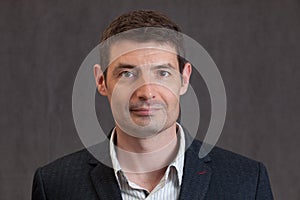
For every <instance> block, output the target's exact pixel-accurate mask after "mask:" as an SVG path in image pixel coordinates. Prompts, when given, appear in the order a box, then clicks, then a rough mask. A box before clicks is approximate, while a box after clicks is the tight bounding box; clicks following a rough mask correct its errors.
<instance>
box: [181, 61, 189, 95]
mask: <svg viewBox="0 0 300 200" xmlns="http://www.w3.org/2000/svg"><path fill="white" fill-rule="evenodd" d="M191 74H192V65H191V63H189V62H187V63H185V65H184V67H183V70H182V75H181V76H182V80H181V81H182V84H181V89H180V95H183V94H185V93H186V91H187V89H188V87H189V83H190V77H191Z"/></svg>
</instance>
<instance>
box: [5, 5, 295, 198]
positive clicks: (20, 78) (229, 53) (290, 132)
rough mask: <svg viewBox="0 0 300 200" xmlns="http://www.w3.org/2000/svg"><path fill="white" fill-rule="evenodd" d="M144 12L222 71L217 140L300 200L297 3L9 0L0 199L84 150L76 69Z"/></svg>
mask: <svg viewBox="0 0 300 200" xmlns="http://www.w3.org/2000/svg"><path fill="white" fill-rule="evenodd" d="M142 8H143V9H156V10H160V11H161V12H164V13H165V14H167V15H168V16H169V17H170V18H171V19H173V20H174V21H175V22H177V23H178V24H179V25H181V27H182V29H183V31H184V33H186V34H187V35H189V36H191V37H192V38H194V39H195V40H197V41H198V42H199V43H200V44H201V45H202V46H203V47H204V48H205V49H206V50H207V51H208V52H209V53H210V55H211V57H212V58H213V59H214V61H215V63H216V64H217V66H218V67H219V70H220V72H221V74H222V77H223V80H224V83H225V87H226V91H227V97H228V112H227V119H226V123H225V127H224V131H223V133H222V135H221V137H220V139H219V142H218V146H221V147H224V148H226V149H228V150H231V151H234V152H237V153H240V154H242V155H245V156H247V157H250V158H253V159H255V160H259V161H261V162H263V163H264V164H265V165H266V167H267V168H268V172H269V176H270V180H271V184H272V188H273V193H274V195H275V198H276V199H284V200H287V199H300V183H299V180H300V173H299V169H300V159H299V155H300V153H299V152H298V149H299V145H300V143H299V142H300V140H299V139H300V136H299V128H300V125H299V124H300V122H299V117H300V109H299V108H300V103H299V102H300V98H299V97H300V94H299V89H300V80H299V76H300V70H299V63H300V56H299V52H300V47H299V45H300V3H299V1H296V0H295V1H284V0H282V1H280V0H273V1H267V0H263V1H260V0H257V1H246V0H245V1H240V0H237V1H232V0H227V1H221V0H220V1H218V0H209V1H196V0H194V1H173V0H169V1H157V0H155V1H153V0H152V1H141V0H122V1H121V0H119V1H84V0H78V1H55V0H54V1H45V0H43V1H41V0H34V1H25V0H23V1H21V0H18V1H14V0H10V1H8V0H6V1H3V0H2V1H1V3H0V9H1V10H0V16H1V18H0V20H1V21H0V31H1V37H0V41H1V43H0V45H1V46H0V51H1V57H0V69H1V77H0V80H1V87H0V91H1V98H0V106H1V107H0V108H1V118H0V119H1V122H0V123H1V125H0V126H1V134H0V156H1V165H0V170H1V171H0V199H3V200H6V199H29V198H30V192H31V184H32V176H33V173H34V171H35V169H36V168H37V167H38V166H41V165H44V164H46V163H48V162H50V161H52V160H54V159H56V158H58V157H60V156H63V155H65V154H68V153H70V152H73V151H75V150H78V149H81V148H82V147H83V146H82V144H81V142H80V139H79V137H78V135H77V133H76V131H75V128H74V122H73V118H72V109H71V96H72V87H73V82H74V79H75V76H76V72H77V70H78V68H79V66H80V64H81V62H82V61H83V59H84V58H85V56H86V55H87V54H88V53H89V51H90V50H91V49H92V48H93V47H94V46H96V45H97V44H98V41H99V37H100V34H101V32H102V31H103V30H104V27H106V26H107V25H108V23H109V22H110V21H111V20H112V19H114V18H115V17H116V16H118V15H120V14H121V13H123V12H125V11H129V10H133V9H142ZM194 83H197V80H196V82H195V76H194ZM204 96H205V95H204ZM206 98H207V95H206V97H205V98H203V99H206ZM203 102H209V100H203ZM204 105H205V103H204ZM205 109H206V108H205V106H204V110H205ZM100 113H101V112H100ZM100 115H101V114H100ZM103 120H104V124H107V123H106V122H105V120H106V119H103ZM205 120H206V119H204V122H205ZM199 137H200V136H199Z"/></svg>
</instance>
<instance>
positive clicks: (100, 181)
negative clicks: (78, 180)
mask: <svg viewBox="0 0 300 200" xmlns="http://www.w3.org/2000/svg"><path fill="white" fill-rule="evenodd" d="M90 176H91V179H92V182H93V184H94V187H95V190H96V192H97V195H98V197H99V199H108V200H110V199H111V200H122V196H121V191H120V188H119V185H118V182H117V180H116V178H115V174H114V171H113V169H112V168H110V167H107V166H103V164H101V163H98V164H97V166H96V167H95V168H94V169H93V170H92V171H91V173H90Z"/></svg>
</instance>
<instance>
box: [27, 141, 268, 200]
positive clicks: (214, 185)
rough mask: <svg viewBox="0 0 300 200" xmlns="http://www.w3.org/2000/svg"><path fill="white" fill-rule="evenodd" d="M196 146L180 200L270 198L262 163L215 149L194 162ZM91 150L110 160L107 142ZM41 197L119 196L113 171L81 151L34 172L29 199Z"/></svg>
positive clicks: (89, 199) (188, 155)
mask: <svg viewBox="0 0 300 200" xmlns="http://www.w3.org/2000/svg"><path fill="white" fill-rule="evenodd" d="M187 144H188V143H187ZM200 146H201V142H199V141H197V140H194V141H191V145H190V147H189V148H188V149H187V150H186V152H185V161H184V173H183V181H182V186H181V190H180V197H179V199H180V200H183V199H185V200H193V199H202V200H204V199H205V200H208V199H210V200H222V199H228V200H235V199H239V200H248V199H249V200H250V199H259V200H269V199H273V196H272V191H271V187H270V183H269V178H268V175H267V171H266V168H265V167H264V165H263V164H262V163H259V162H256V161H253V160H251V159H248V158H245V157H243V156H240V155H237V154H235V153H232V152H229V151H226V150H223V149H220V148H218V147H215V148H214V149H213V150H212V151H211V152H210V153H209V155H208V156H206V157H205V158H203V159H199V157H198V153H199V148H200ZM95 149H97V150H98V151H99V152H101V155H104V156H105V158H104V159H108V161H110V156H109V143H108V142H104V143H102V144H99V145H96V148H95ZM46 199H47V200H68V199H70V200H71V199H72V200H96V199H97V200H99V199H104V200H109V199H112V200H118V199H119V200H121V199H122V196H121V192H120V189H119V186H118V183H117V180H116V178H115V175H114V171H113V169H112V168H110V167H108V166H106V165H104V164H102V163H101V162H99V161H98V160H97V159H95V158H94V157H93V156H92V154H90V153H89V151H88V150H86V149H84V150H81V151H79V152H76V153H73V154H70V155H67V156H65V157H63V158H60V159H58V160H56V161H54V162H52V163H50V164H48V165H46V166H44V167H41V168H39V169H37V171H36V173H35V175H34V181H33V187H32V200H46Z"/></svg>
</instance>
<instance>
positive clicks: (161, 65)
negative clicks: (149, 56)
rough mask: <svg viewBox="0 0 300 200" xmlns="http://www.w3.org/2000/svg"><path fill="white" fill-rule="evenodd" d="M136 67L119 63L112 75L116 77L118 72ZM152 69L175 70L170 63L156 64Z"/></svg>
mask: <svg viewBox="0 0 300 200" xmlns="http://www.w3.org/2000/svg"><path fill="white" fill-rule="evenodd" d="M136 67H138V66H137V65H132V64H126V63H119V64H118V65H117V66H116V67H115V68H114V70H113V74H114V75H116V74H118V72H119V71H120V70H122V69H134V68H136ZM151 68H152V69H176V67H174V66H173V65H172V64H170V63H165V64H157V65H153V66H151Z"/></svg>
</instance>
